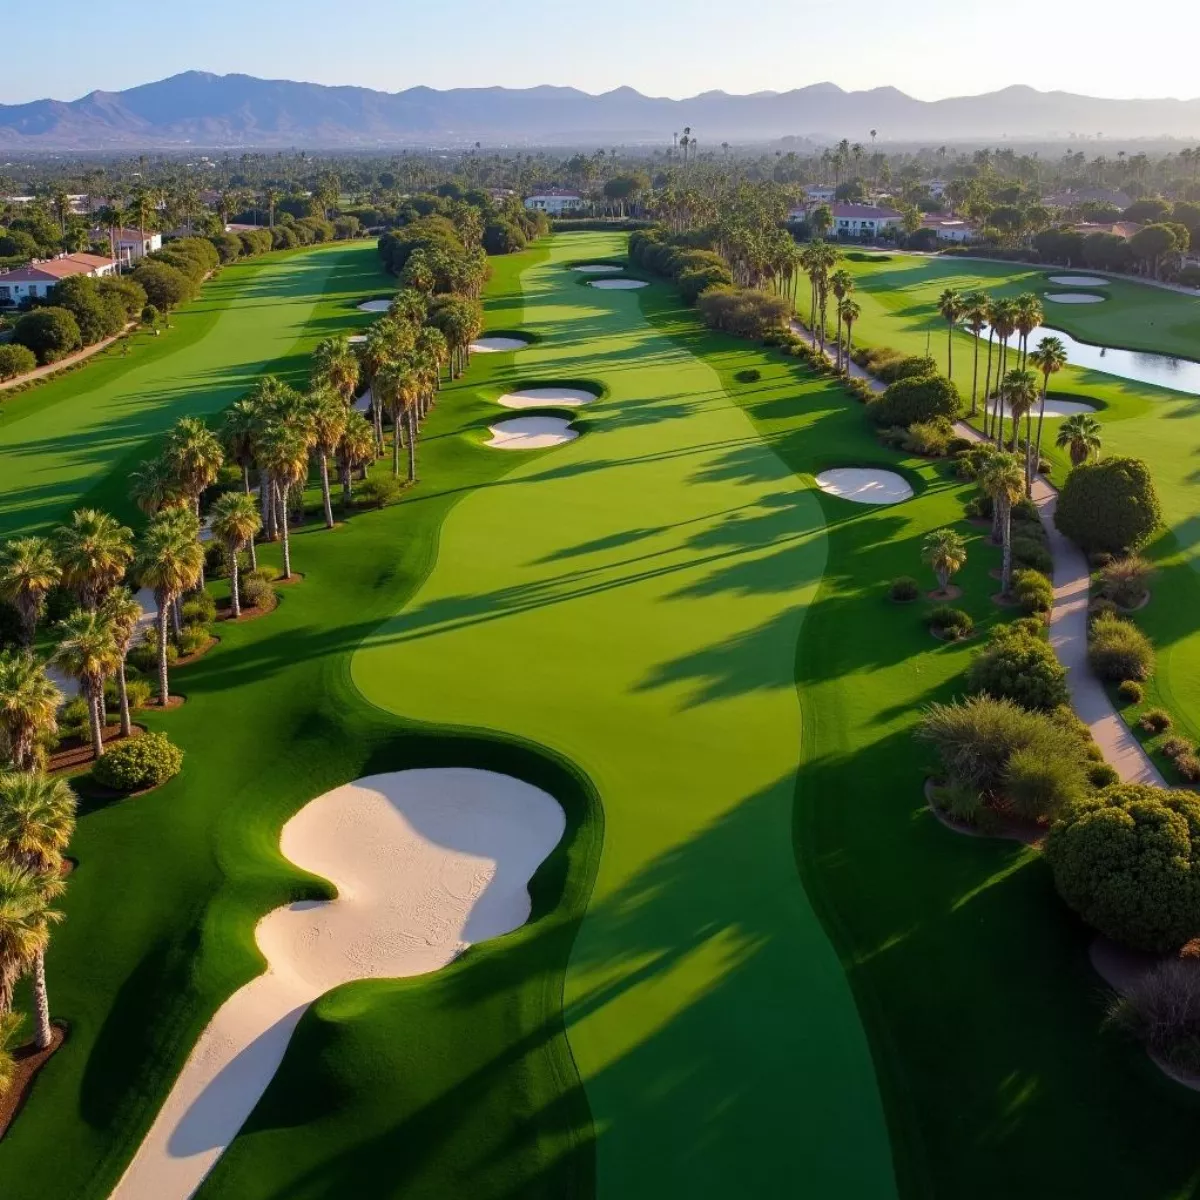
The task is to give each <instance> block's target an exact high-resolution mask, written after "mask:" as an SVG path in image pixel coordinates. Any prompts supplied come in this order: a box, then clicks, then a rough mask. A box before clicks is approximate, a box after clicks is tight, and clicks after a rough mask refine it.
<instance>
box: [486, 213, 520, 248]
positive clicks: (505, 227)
mask: <svg viewBox="0 0 1200 1200" xmlns="http://www.w3.org/2000/svg"><path fill="white" fill-rule="evenodd" d="M483 248H484V250H486V251H487V252H488V254H515V253H516V252H517V251H518V250H524V249H525V234H524V233H522V232H521V230H520V229H519V228H517V226H516V225H514V224H513V223H512V222H511V221H492V222H491V223H490V224H489V225H488V226H487V228H486V229H484V231H483Z"/></svg>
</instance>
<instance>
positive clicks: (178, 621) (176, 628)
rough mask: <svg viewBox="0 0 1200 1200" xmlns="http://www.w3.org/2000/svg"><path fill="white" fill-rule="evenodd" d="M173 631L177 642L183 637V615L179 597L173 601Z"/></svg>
mask: <svg viewBox="0 0 1200 1200" xmlns="http://www.w3.org/2000/svg"><path fill="white" fill-rule="evenodd" d="M171 631H172V633H173V634H174V636H175V640H176V641H179V639H180V638H181V637H183V614H182V613H181V612H180V604H179V597H178V596H176V597H175V599H174V600H172V601H171Z"/></svg>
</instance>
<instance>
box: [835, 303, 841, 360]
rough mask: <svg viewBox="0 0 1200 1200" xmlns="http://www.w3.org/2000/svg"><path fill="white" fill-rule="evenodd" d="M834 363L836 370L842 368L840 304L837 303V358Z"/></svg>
mask: <svg viewBox="0 0 1200 1200" xmlns="http://www.w3.org/2000/svg"><path fill="white" fill-rule="evenodd" d="M835 365H836V367H837V369H838V371H841V369H842V306H841V305H840V304H839V305H838V323H837V358H836V360H835Z"/></svg>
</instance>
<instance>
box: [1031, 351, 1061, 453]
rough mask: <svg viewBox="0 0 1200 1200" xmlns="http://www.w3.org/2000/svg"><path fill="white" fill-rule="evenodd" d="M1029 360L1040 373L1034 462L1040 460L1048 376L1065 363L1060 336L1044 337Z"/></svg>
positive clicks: (1059, 369)
mask: <svg viewBox="0 0 1200 1200" xmlns="http://www.w3.org/2000/svg"><path fill="white" fill-rule="evenodd" d="M1029 362H1031V363H1032V364H1033V365H1034V367H1035V368H1036V369H1037V370H1039V371H1040V372H1041V373H1042V394H1041V403H1040V406H1039V408H1038V424H1037V441H1036V444H1035V447H1034V462H1035V463H1036V462H1041V460H1042V424H1043V422H1044V421H1045V419H1046V394H1047V393H1048V392H1049V391H1050V376H1051V375H1057V374H1058V372H1059V371H1061V370H1062V369H1063V367H1065V366H1066V365H1067V348H1066V346H1064V345H1063V342H1062V338H1056V337H1044V338H1042V340H1041V341H1040V342H1038V345H1037V349H1036V350H1034V351H1032V352H1031V353H1030V355H1029Z"/></svg>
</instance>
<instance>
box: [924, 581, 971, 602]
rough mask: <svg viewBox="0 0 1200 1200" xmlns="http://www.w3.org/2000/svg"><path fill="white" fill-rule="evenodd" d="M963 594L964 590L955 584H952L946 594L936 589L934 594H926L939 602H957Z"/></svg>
mask: <svg viewBox="0 0 1200 1200" xmlns="http://www.w3.org/2000/svg"><path fill="white" fill-rule="evenodd" d="M962 594H963V592H962V588H960V587H959V586H958V585H957V584H955V583H952V584H951V585H950V586H949V587H948V588H947V589H946V590H945V591H944V592H942V591H939V590H938V589H937V588H934V589H933V591H932V592H926V593H925V595H926V596H927V597H928V598H929V599H930V600H937V601H939V602H945V601H947V600H957V599H958V598H959V597H960V596H961V595H962Z"/></svg>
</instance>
